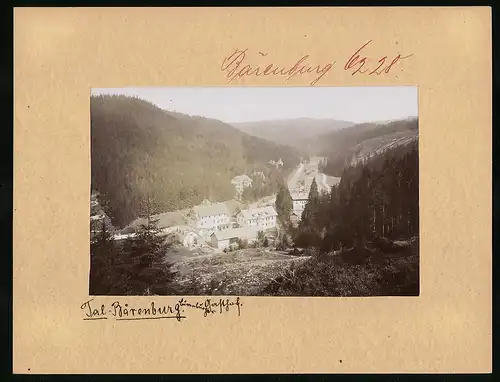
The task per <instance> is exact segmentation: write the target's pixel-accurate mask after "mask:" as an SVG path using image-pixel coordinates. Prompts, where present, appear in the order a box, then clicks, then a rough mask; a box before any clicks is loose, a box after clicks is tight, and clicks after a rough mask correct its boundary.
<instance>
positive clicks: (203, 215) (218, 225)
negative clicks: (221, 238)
mask: <svg viewBox="0 0 500 382" xmlns="http://www.w3.org/2000/svg"><path fill="white" fill-rule="evenodd" d="M189 215H190V217H192V218H193V219H194V221H195V227H196V228H197V229H198V230H199V231H200V234H201V235H205V234H211V233H212V231H215V230H223V229H228V228H230V227H231V212H230V211H229V209H228V207H227V205H226V204H225V203H213V204H210V205H206V206H195V207H193V209H192V210H191V212H190V214H189Z"/></svg>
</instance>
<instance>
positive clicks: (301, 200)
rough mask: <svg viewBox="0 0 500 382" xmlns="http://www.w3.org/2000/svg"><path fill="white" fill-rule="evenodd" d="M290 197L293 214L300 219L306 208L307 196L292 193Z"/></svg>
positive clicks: (301, 193) (300, 193) (302, 193)
mask: <svg viewBox="0 0 500 382" xmlns="http://www.w3.org/2000/svg"><path fill="white" fill-rule="evenodd" d="M290 195H291V196H292V202H293V205H292V209H293V212H294V213H295V215H297V216H298V217H299V218H300V217H301V216H302V212H303V211H304V208H305V207H306V204H307V200H308V197H309V195H308V194H307V193H305V192H292V193H291V194H290Z"/></svg>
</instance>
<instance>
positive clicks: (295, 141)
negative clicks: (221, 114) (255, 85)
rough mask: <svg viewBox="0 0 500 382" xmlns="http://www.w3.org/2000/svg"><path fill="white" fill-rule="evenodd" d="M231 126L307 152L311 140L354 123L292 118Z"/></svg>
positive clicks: (233, 124)
mask: <svg viewBox="0 0 500 382" xmlns="http://www.w3.org/2000/svg"><path fill="white" fill-rule="evenodd" d="M231 125H232V126H234V127H236V128H237V129H238V130H240V131H243V132H244V133H246V134H249V135H253V136H256V137H259V138H263V139H267V140H270V141H273V142H275V143H278V144H283V145H288V146H291V147H294V148H297V149H300V150H307V149H308V145H307V143H308V142H309V141H310V140H311V139H312V138H314V137H317V136H319V135H322V134H326V133H329V132H333V131H336V130H339V129H343V128H347V127H350V126H353V125H354V123H353V122H349V121H342V120H335V119H314V118H294V119H276V120H263V121H251V122H239V123H232V124H231ZM304 144H306V145H305V146H304Z"/></svg>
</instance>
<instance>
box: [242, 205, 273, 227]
mask: <svg viewBox="0 0 500 382" xmlns="http://www.w3.org/2000/svg"><path fill="white" fill-rule="evenodd" d="M277 216H278V213H277V212H276V210H275V209H274V207H273V206H265V207H259V208H249V209H245V210H241V211H240V212H239V213H238V214H237V215H236V222H237V223H238V225H239V226H240V227H248V228H257V229H260V230H268V229H272V228H275V227H276V218H277Z"/></svg>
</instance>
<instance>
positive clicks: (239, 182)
mask: <svg viewBox="0 0 500 382" xmlns="http://www.w3.org/2000/svg"><path fill="white" fill-rule="evenodd" d="M231 184H232V185H233V186H234V188H235V189H236V195H237V196H241V194H242V193H243V190H244V189H245V188H248V187H251V186H252V179H251V178H250V177H249V176H248V175H238V176H235V177H234V178H233V179H232V180H231Z"/></svg>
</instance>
